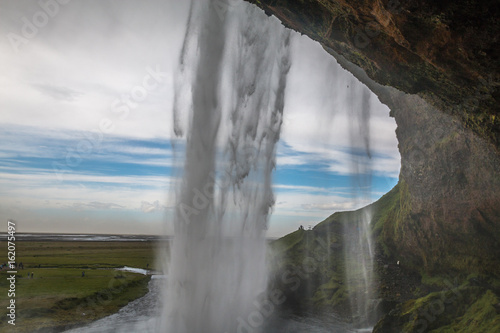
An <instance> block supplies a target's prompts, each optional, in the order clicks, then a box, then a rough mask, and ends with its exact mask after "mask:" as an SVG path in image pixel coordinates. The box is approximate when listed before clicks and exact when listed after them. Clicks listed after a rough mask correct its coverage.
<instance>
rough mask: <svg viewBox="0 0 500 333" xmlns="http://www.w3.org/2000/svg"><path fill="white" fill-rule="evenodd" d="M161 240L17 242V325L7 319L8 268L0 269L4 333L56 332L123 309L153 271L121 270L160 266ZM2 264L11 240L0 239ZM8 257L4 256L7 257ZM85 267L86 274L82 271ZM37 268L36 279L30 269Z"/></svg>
mask: <svg viewBox="0 0 500 333" xmlns="http://www.w3.org/2000/svg"><path fill="white" fill-rule="evenodd" d="M157 244H158V243H156V242H32V241H19V242H17V243H16V262H17V263H20V262H22V263H23V265H24V269H18V270H17V272H18V273H17V275H16V288H15V289H16V290H15V305H16V321H15V323H16V325H15V326H12V325H10V324H8V323H7V321H8V320H9V318H8V317H7V316H6V314H7V311H8V310H7V309H6V307H7V306H8V305H9V300H10V298H9V297H8V290H9V282H8V280H7V277H8V276H9V274H7V271H6V270H3V271H0V295H1V296H0V309H2V310H0V314H1V317H0V332H49V331H50V332H54V331H56V332H57V331H62V330H64V329H65V328H68V327H71V326H75V325H83V324H85V323H88V322H90V321H93V320H96V319H99V318H102V317H104V316H107V315H109V314H112V313H114V312H116V311H118V310H119V309H120V308H121V307H123V306H124V305H126V304H127V303H128V302H130V301H132V300H134V299H136V298H138V297H140V296H142V295H144V294H145V293H147V291H148V289H147V284H148V282H149V279H150V276H146V275H142V274H137V273H129V272H122V271H117V270H115V268H119V267H123V266H129V267H137V268H147V266H148V264H149V267H148V268H149V269H155V267H154V264H155V261H154V254H155V250H156V247H157ZM0 253H3V254H4V255H2V257H0V264H2V263H4V261H5V262H6V261H7V242H5V241H0ZM4 258H5V259H4ZM82 272H85V276H82ZM31 273H33V278H31V276H30V277H28V274H30V275H31Z"/></svg>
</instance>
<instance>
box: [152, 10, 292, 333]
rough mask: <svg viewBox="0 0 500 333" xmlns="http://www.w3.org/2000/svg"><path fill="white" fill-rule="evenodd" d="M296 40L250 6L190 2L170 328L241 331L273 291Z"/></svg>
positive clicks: (172, 331)
mask: <svg viewBox="0 0 500 333" xmlns="http://www.w3.org/2000/svg"><path fill="white" fill-rule="evenodd" d="M289 34H290V32H289V31H288V30H286V29H284V28H283V26H282V25H281V24H280V22H279V21H278V20H276V19H269V18H268V17H267V16H266V15H265V14H264V13H263V12H262V11H261V10H259V9H257V8H256V7H255V6H251V5H249V4H246V3H243V2H236V1H235V2H229V5H228V3H227V2H222V1H215V0H193V1H192V3H191V9H190V15H189V22H188V25H187V31H186V37H185V41H184V45H183V50H182V54H181V61H180V67H179V73H178V75H177V78H176V85H175V88H176V94H175V99H176V100H175V106H174V132H175V134H176V135H177V136H185V137H186V139H187V145H186V149H185V164H184V173H183V175H182V181H181V182H180V184H179V186H178V188H177V189H176V190H177V206H176V214H175V238H174V241H173V245H172V248H171V260H170V264H169V269H168V287H167V290H166V293H165V296H164V299H165V302H166V304H165V309H164V316H163V318H162V323H161V326H162V327H161V330H162V331H166V332H169V333H196V332H204V333H212V332H213V333H222V332H237V331H238V329H240V330H241V328H239V327H240V326H241V325H242V324H241V323H242V321H245V320H246V319H247V317H248V315H249V314H250V313H251V311H252V310H254V307H255V305H254V303H255V302H256V300H257V299H258V296H259V294H260V293H262V292H263V291H264V290H265V287H266V275H267V274H266V268H265V237H264V236H265V234H264V233H265V229H266V226H267V222H268V214H269V212H270V209H271V208H272V206H273V204H274V197H273V193H272V189H271V173H272V170H273V168H274V165H275V153H276V142H277V141H278V139H279V132H280V127H281V123H282V112H283V107H284V105H283V104H284V102H283V101H284V91H285V85H286V75H287V73H288V70H289V67H290V63H289V50H288V44H289V38H290V36H289ZM254 326H259V325H253V326H252V327H254ZM254 328H258V327H254ZM255 331H257V330H255Z"/></svg>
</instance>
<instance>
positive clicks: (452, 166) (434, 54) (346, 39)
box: [250, 0, 500, 332]
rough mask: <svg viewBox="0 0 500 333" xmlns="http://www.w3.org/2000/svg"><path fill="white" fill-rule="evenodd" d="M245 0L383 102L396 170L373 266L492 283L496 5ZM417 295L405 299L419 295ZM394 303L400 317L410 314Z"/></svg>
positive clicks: (496, 190) (498, 205)
mask: <svg viewBox="0 0 500 333" xmlns="http://www.w3.org/2000/svg"><path fill="white" fill-rule="evenodd" d="M250 2H253V3H255V4H256V5H258V6H260V7H261V8H263V9H264V10H265V11H266V12H267V13H268V14H273V15H275V16H277V17H278V18H279V19H281V21H282V22H283V23H284V24H285V25H286V26H288V27H290V28H292V29H294V30H297V31H299V32H301V33H304V34H306V35H308V36H309V37H311V38H312V39H315V40H317V41H319V42H320V43H321V44H322V45H323V46H324V48H325V50H327V51H328V52H329V53H331V54H332V55H333V56H334V57H335V58H336V59H337V61H339V63H340V64H341V65H342V66H344V67H345V68H346V69H348V70H349V71H351V72H352V73H353V74H354V75H355V76H357V77H358V79H360V80H361V81H362V82H364V83H365V84H366V85H367V86H368V87H369V88H370V89H371V90H372V91H373V92H375V93H376V94H377V95H378V96H379V98H380V100H381V101H382V102H383V103H385V104H387V105H388V106H389V107H390V109H391V115H392V116H393V117H394V118H395V120H396V122H397V125H398V129H397V133H396V134H397V137H398V141H399V150H400V153H401V173H400V181H399V185H398V195H397V198H396V197H393V200H395V201H394V202H393V204H392V205H390V207H391V209H389V210H384V214H382V215H383V216H379V218H378V219H377V220H376V221H374V223H375V224H376V226H374V227H375V233H376V236H377V240H378V245H379V251H380V252H379V254H380V255H381V256H383V257H384V258H385V259H384V260H387V262H395V261H396V260H399V261H400V262H401V268H402V269H403V270H405V271H406V272H408V276H412V274H417V275H418V276H420V278H426V277H437V276H448V277H450V276H452V277H453V278H454V279H457V280H458V281H459V284H460V285H462V286H464V285H463V284H468V283H469V282H468V281H469V279H470V277H471V276H474V275H478V276H481V277H482V279H485V280H484V281H486V280H488V279H490V278H493V279H498V278H500V154H499V146H500V118H499V117H500V114H499V113H500V108H499V106H498V105H499V104H498V102H499V99H500V93H499V81H500V74H499V71H498V66H499V64H500V61H499V55H500V47H498V44H499V43H498V39H499V36H500V19H499V17H498V13H499V9H500V3H499V2H498V1H478V0H471V1H448V0H446V1H439V2H435V1H430V0H421V1H412V0H410V1H405V2H403V1H401V2H399V1H397V0H389V1H388V0H353V1H344V0H261V1H256V0H250ZM379 268H380V267H379ZM412 272H413V273H412ZM382 273H383V272H382ZM405 274H406V273H405ZM323 279H324V278H323ZM382 280H383V279H382ZM318 281H319V280H318V278H317V281H316V282H317V283H319V282H318ZM386 282H387V281H386ZM462 283H463V284H462ZM382 284H384V281H382ZM335 285H338V281H333V282H331V286H335ZM421 287H422V286H419V287H418V288H421ZM441 287H443V285H441ZM475 287H477V286H474V288H475ZM489 287H491V286H490V285H488V286H485V285H483V286H482V288H486V289H488V288H489ZM325 288H326V287H325ZM388 288H389V289H390V288H392V287H390V286H389V287H388ZM422 288H423V287H422ZM464 288H465V287H464ZM492 288H493V287H492ZM495 288H496V287H495ZM495 288H493V290H496V295H498V294H499V293H498V290H497V289H495ZM339 290H341V289H339ZM422 290H424V289H422ZM422 290H421V291H420V292H419V293H416V294H415V295H413V296H414V297H416V298H418V297H422V296H424V295H425V293H423V291H422ZM488 290H489V289H488ZM336 293H338V290H337V291H336ZM336 293H334V294H333V295H335V294H336ZM463 293H464V294H466V295H469V296H470V295H475V296H470V297H469V298H470V299H469V301H467V302H465V303H464V304H468V305H470V306H472V305H471V304H472V303H471V302H472V300H474V299H475V298H474V297H476V296H477V297H478V298H480V297H483V295H485V294H484V290H483V289H481V291H480V292H477V290H476V291H473V292H472V291H471V292H470V293H469V292H465V291H463ZM395 294H401V293H399V292H398V293H393V294H392V295H391V292H388V293H387V295H386V296H387V298H388V299H392V300H395V301H398V302H409V299H410V298H401V297H402V296H401V295H400V297H396V296H395ZM337 296H338V297H333V298H334V299H335V300H336V301H338V302H339V303H338V304H341V301H339V300H340V299H341V298H340V296H341V295H340V294H337ZM407 296H408V295H407ZM408 297H410V296H408ZM488 297H490V296H488ZM492 297H493V296H491V297H490V298H492ZM495 297H496V296H495ZM493 298H494V297H493ZM493 298H492V299H493ZM488 299H489V298H488ZM428 301H429V300H427V302H428ZM402 304H403V303H402ZM404 304H406V308H399V310H398V311H400V312H399V313H400V314H403V313H406V315H408V314H409V313H411V312H412V311H420V310H418V309H419V307H418V306H411V304H410V305H409V304H408V303H404ZM418 304H419V306H422V305H425V304H427V303H426V301H425V300H421V301H419V302H418ZM412 309H413V310H412ZM448 309H450V308H448ZM457 309H458V308H457ZM464 311H465V309H461V310H460V311H459V310H457V311H456V312H453V311H452V312H453V313H454V314H450V316H451V317H453V316H454V315H456V316H458V314H459V313H461V315H464V313H465V312H464ZM392 313H393V315H394V314H395V313H398V312H397V311H396V312H392ZM417 317H418V316H417ZM417 317H415V318H416V319H415V318H414V319H415V322H418V318H417ZM451 317H450V318H451ZM412 318H413V317H412ZM450 318H448V319H449V320H451V319H450ZM393 319H394V318H393ZM405 320H406V319H405ZM412 320H413V319H412ZM395 322H397V320H395ZM386 324H387V322H386ZM405 324H407V321H406V322H405ZM441 324H443V323H441ZM443 325H444V324H443ZM443 325H441V326H443ZM387 327H388V326H386V327H385V328H384V329H386V330H385V331H384V329H382V330H381V331H383V332H389V331H390V330H389V328H387ZM395 327H396V328H394V331H398V330H399V331H401V329H402V326H401V325H400V326H398V325H395ZM436 327H439V326H436ZM413 329H414V331H418V329H416V328H415V327H414V328H413ZM404 331H408V332H410V331H412V329H410V328H407V329H405V330H404Z"/></svg>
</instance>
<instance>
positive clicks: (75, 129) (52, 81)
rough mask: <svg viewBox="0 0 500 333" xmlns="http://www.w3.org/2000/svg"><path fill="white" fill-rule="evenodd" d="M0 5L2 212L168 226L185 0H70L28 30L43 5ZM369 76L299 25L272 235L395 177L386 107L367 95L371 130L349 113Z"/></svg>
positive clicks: (29, 225)
mask: <svg viewBox="0 0 500 333" xmlns="http://www.w3.org/2000/svg"><path fill="white" fill-rule="evenodd" d="M0 5H1V6H2V11H1V13H0V36H4V37H6V38H1V39H0V107H1V111H0V218H1V219H2V220H3V221H5V222H6V221H7V219H9V218H12V219H15V220H17V221H18V225H19V228H20V231H25V232H28V231H37V232H83V233H146V234H158V233H161V232H164V231H166V232H171V227H172V225H171V216H172V209H173V207H174V202H175V201H174V197H173V194H171V191H170V188H171V186H172V185H173V184H175V182H176V181H177V177H176V175H177V174H178V172H176V170H177V168H178V167H179V166H178V164H180V162H179V160H178V159H176V158H174V156H173V153H172V148H171V139H172V137H173V136H172V96H173V95H172V89H173V88H172V87H173V81H172V80H173V79H172V78H173V75H174V73H175V69H176V62H177V59H178V55H179V50H180V45H181V44H180V43H181V41H182V36H183V32H184V31H183V30H184V25H185V14H186V8H185V6H184V5H183V4H179V3H175V4H174V3H170V2H165V1H151V2H148V3H147V4H141V8H140V9H138V8H136V2H133V1H121V2H111V1H98V2H91V3H86V4H85V5H84V4H82V2H69V3H68V4H66V5H59V7H58V8H57V11H54V12H53V14H54V15H52V16H50V15H48V14H47V18H48V19H47V22H46V23H45V24H41V23H40V22H38V26H36V30H37V31H36V33H33V34H32V35H31V36H29V38H28V36H25V34H23V29H24V30H25V31H24V32H26V28H25V27H24V25H25V24H26V23H24V22H26V20H27V21H28V22H31V21H32V20H33V18H34V17H36V14H37V13H39V12H43V11H44V9H43V8H41V7H40V5H39V4H38V2H37V1H28V2H22V3H19V2H17V1H3V0H2V1H0ZM38 16H40V15H38ZM42 23H43V22H42ZM8 36H10V38H8ZM13 36H18V37H19V38H23V39H18V40H22V42H21V43H20V44H15V43H14V44H13V42H12V38H13ZM141 87H142V88H144V87H147V88H148V89H142V88H141ZM364 89H366V87H364V86H363V85H362V84H360V83H359V82H357V81H356V80H355V79H354V78H353V77H352V76H351V75H350V74H349V73H348V72H346V71H344V70H343V69H342V68H341V67H340V66H339V65H338V64H337V63H336V61H335V60H334V59H333V57H331V56H329V55H328V54H326V52H325V51H324V50H323V49H322V48H321V46H320V45H319V44H317V43H315V42H312V41H311V40H309V39H308V38H306V37H304V36H300V35H298V34H295V35H294V37H293V39H292V68H291V70H290V73H289V79H288V86H287V91H286V94H287V95H286V104H285V111H284V122H283V127H282V134H281V140H280V142H279V144H278V152H277V167H276V170H275V174H274V191H275V196H276V205H275V208H274V213H273V215H272V217H271V220H270V226H269V231H268V236H270V237H277V236H281V235H283V234H285V233H287V232H290V231H293V230H295V229H296V228H298V226H299V225H304V226H308V225H314V224H316V223H318V222H320V221H321V220H322V219H324V218H326V217H327V216H329V215H330V214H332V213H333V212H335V211H340V210H347V209H354V208H358V207H361V206H363V205H365V204H367V203H369V202H371V201H373V200H375V199H377V198H379V197H380V196H381V195H382V194H384V193H386V192H387V191H388V190H390V189H391V188H392V187H393V186H394V185H395V184H396V182H397V177H398V174H399V167H400V159H399V153H398V151H397V140H396V137H395V128H396V125H395V122H394V120H393V119H392V118H389V110H388V108H387V107H385V106H384V105H382V104H380V102H379V101H378V99H377V97H376V96H374V95H371V96H370V98H369V109H370V119H369V122H368V124H369V126H368V128H364V130H363V133H358V132H356V131H359V128H362V127H360V124H361V122H360V119H358V118H356V117H352V116H349V115H352V114H353V112H355V111H356V108H359V97H358V96H359V95H360V93H361V92H362V91H363V90H364ZM131 94H136V96H140V97H141V98H140V101H139V102H137V103H136V102H131V100H130V99H128V100H127V96H130V95H131ZM141 94H142V95H141ZM136 101H137V100H136ZM353 110H354V111H353ZM364 137H367V138H369V142H370V152H371V159H366V158H363V156H364V154H365V147H364V141H363V138H364ZM178 144H179V145H180V146H181V147H182V142H180V143H178ZM176 164H177V165H176ZM355 170H358V171H355ZM360 173H361V175H360ZM367 175H369V177H368V178H367V177H366V176H367ZM366 179H369V180H370V182H367V181H366ZM359 180H363V182H362V184H361V185H360V183H359ZM368 185H370V186H368ZM5 225H6V223H5ZM1 228H2V229H4V226H3V225H2V226H1Z"/></svg>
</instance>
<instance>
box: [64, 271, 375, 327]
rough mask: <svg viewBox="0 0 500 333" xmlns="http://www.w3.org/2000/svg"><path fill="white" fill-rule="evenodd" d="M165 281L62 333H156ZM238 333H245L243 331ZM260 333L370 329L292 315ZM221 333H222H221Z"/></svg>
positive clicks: (278, 318)
mask: <svg viewBox="0 0 500 333" xmlns="http://www.w3.org/2000/svg"><path fill="white" fill-rule="evenodd" d="M164 280H165V277H163V276H160V275H153V276H152V278H151V281H150V282H149V285H148V287H149V292H148V293H147V294H146V295H145V296H143V297H141V298H138V299H136V300H135V301H132V302H130V303H129V304H128V305H126V306H124V307H123V308H122V309H120V311H118V312H117V313H115V314H113V315H111V316H108V317H104V318H102V319H100V320H97V321H95V322H93V323H91V324H89V325H87V326H83V327H79V328H75V329H71V330H68V331H66V332H65V333H112V332H113V333H114V332H121V333H129V332H141V333H153V332H157V331H158V330H157V322H158V318H159V316H160V309H161V302H160V297H159V295H160V294H161V284H162V282H164ZM241 332H244V333H247V332H248V331H247V330H244V329H242V330H241ZM253 332H258V331H257V330H255V331H253ZM261 332H262V333H302V332H304V333H306V332H307V333H352V332H371V329H361V330H359V329H354V328H352V327H350V325H349V324H348V323H345V322H342V321H341V320H340V319H339V318H336V317H334V316H332V317H330V318H328V319H325V318H322V319H318V318H314V317H299V316H293V315H287V316H274V317H273V318H271V319H270V320H269V321H268V322H267V323H266V324H265V325H264V327H263V329H262V331H261ZM221 333H222V332H221Z"/></svg>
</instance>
